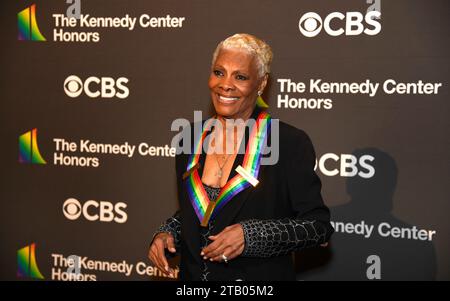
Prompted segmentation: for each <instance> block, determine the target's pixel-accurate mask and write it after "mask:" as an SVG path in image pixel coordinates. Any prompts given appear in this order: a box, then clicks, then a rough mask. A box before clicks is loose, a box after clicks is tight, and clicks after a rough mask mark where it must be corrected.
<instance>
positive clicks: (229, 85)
mask: <svg viewBox="0 0 450 301" xmlns="http://www.w3.org/2000/svg"><path fill="white" fill-rule="evenodd" d="M219 87H220V88H221V89H222V90H224V91H230V90H233V89H234V85H233V82H232V80H231V78H229V77H223V78H222V80H221V81H220V85H219Z"/></svg>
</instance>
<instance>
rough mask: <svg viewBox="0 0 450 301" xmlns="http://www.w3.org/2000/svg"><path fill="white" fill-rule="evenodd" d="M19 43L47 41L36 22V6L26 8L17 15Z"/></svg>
mask: <svg viewBox="0 0 450 301" xmlns="http://www.w3.org/2000/svg"><path fill="white" fill-rule="evenodd" d="M17 26H18V28H19V36H18V39H19V41H46V39H45V37H44V35H43V34H42V33H41V31H40V30H39V27H38V24H37V22H36V4H32V5H31V6H29V7H27V8H25V9H24V10H22V11H21V12H19V13H18V14H17Z"/></svg>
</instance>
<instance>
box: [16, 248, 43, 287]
mask: <svg viewBox="0 0 450 301" xmlns="http://www.w3.org/2000/svg"><path fill="white" fill-rule="evenodd" d="M17 266H18V267H17V276H18V277H33V278H37V279H44V276H42V274H41V272H40V271H39V268H38V266H37V263H36V244H35V243H32V244H31V245H29V246H26V247H24V248H22V249H20V250H19V251H17Z"/></svg>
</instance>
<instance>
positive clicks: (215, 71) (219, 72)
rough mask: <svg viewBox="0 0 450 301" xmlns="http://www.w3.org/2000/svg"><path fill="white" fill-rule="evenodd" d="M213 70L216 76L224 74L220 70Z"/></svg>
mask: <svg viewBox="0 0 450 301" xmlns="http://www.w3.org/2000/svg"><path fill="white" fill-rule="evenodd" d="M213 72H214V74H215V75H216V76H222V72H221V71H219V70H214V71H213Z"/></svg>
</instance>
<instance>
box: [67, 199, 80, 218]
mask: <svg viewBox="0 0 450 301" xmlns="http://www.w3.org/2000/svg"><path fill="white" fill-rule="evenodd" d="M63 213H64V215H65V216H66V217H67V218H68V219H70V220H76V219H77V218H79V217H80V215H81V204H80V202H78V200H76V199H72V198H70V199H67V200H66V201H65V202H64V204H63Z"/></svg>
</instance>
